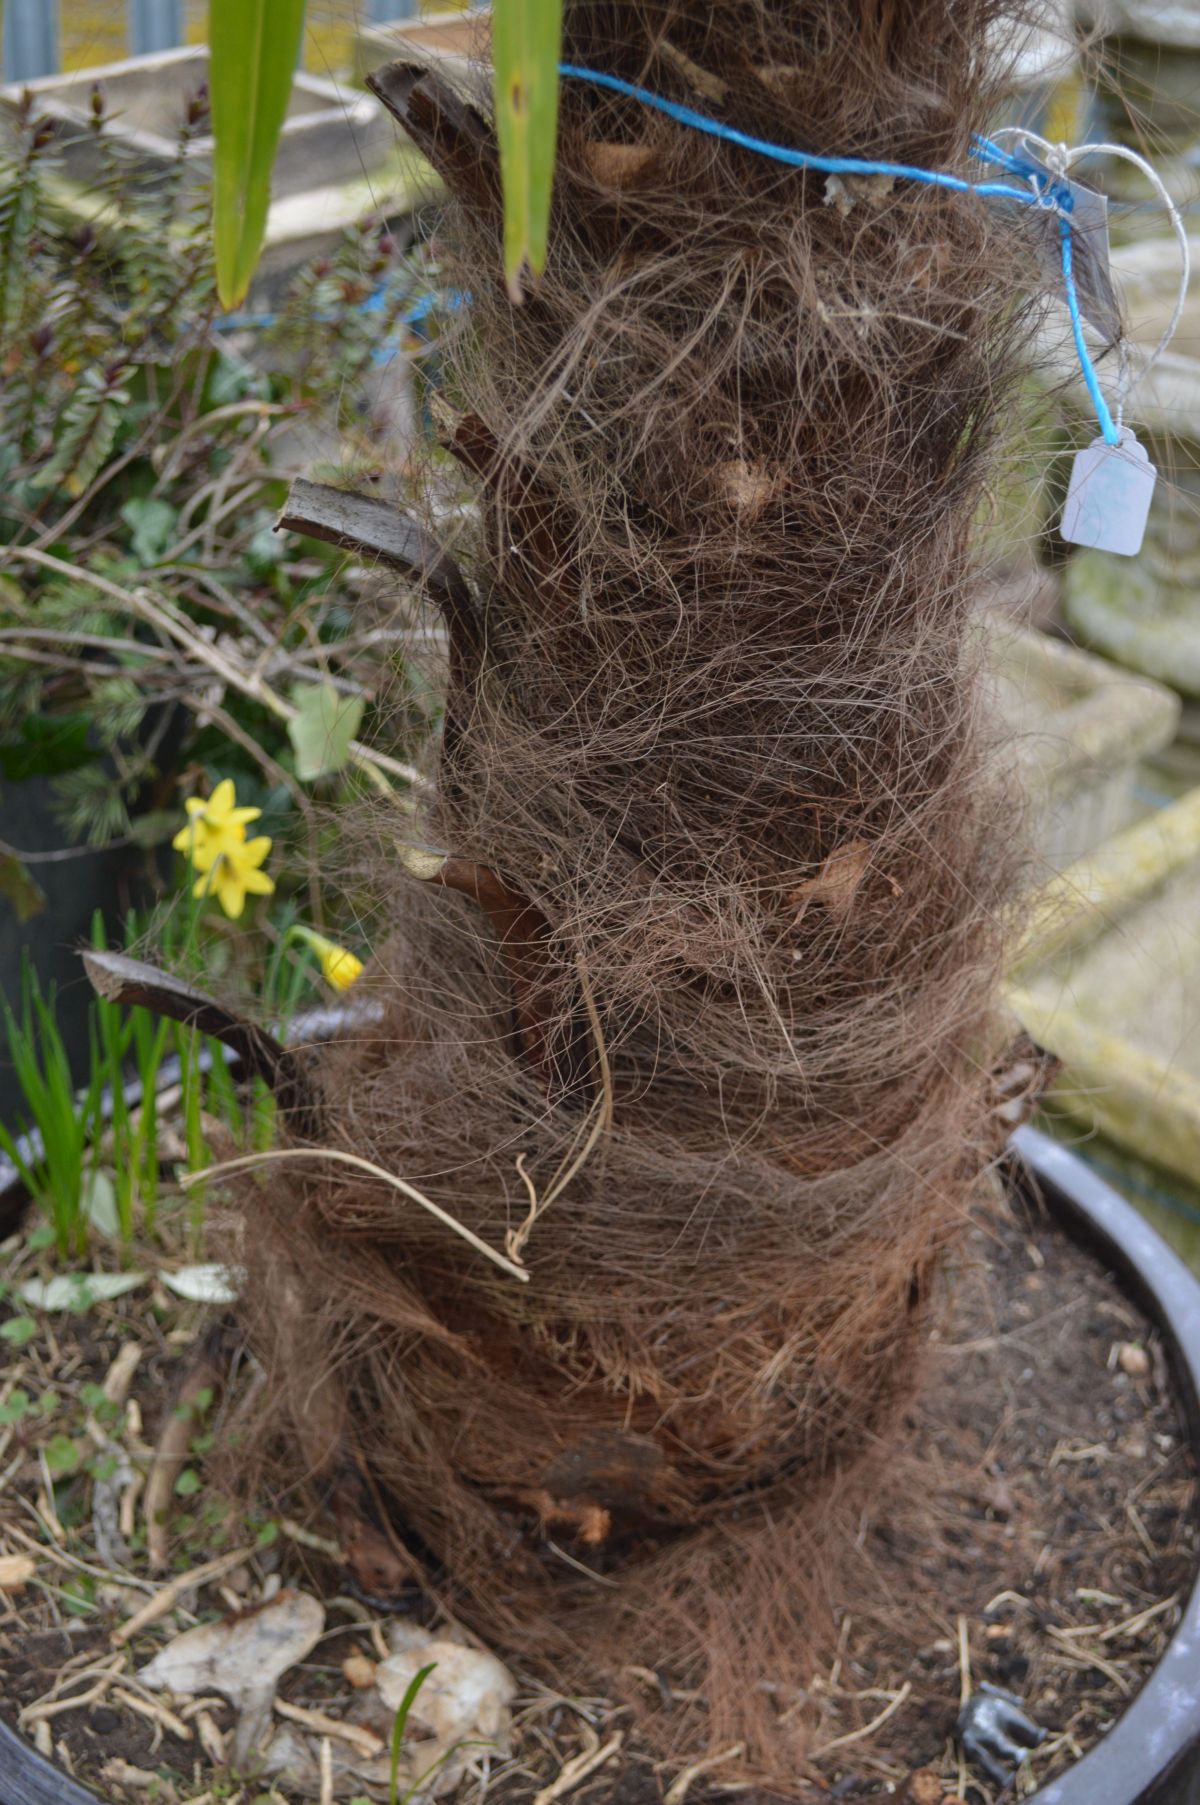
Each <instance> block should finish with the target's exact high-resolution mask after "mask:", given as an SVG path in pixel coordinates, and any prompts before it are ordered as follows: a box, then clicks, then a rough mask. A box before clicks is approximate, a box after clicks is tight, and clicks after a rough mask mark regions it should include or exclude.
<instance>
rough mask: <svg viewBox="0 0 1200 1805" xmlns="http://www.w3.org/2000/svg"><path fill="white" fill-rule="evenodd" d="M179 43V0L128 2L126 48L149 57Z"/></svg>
mask: <svg viewBox="0 0 1200 1805" xmlns="http://www.w3.org/2000/svg"><path fill="white" fill-rule="evenodd" d="M182 43H183V0H129V48H130V51H131V53H132V54H133V55H134V56H153V54H154V53H155V51H158V50H174V48H175V46H176V45H177V44H182Z"/></svg>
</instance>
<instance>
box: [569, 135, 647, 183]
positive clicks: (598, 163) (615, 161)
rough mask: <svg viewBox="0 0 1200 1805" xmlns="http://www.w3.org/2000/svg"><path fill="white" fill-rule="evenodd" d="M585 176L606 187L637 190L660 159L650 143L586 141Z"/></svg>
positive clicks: (584, 154) (583, 153)
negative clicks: (587, 175)
mask: <svg viewBox="0 0 1200 1805" xmlns="http://www.w3.org/2000/svg"><path fill="white" fill-rule="evenodd" d="M582 155H583V161H584V164H585V165H586V167H587V171H588V174H589V175H591V176H593V177H594V178H595V179H596V181H597V182H599V183H600V184H601V185H602V186H603V187H605V188H616V189H619V190H624V189H627V188H637V187H638V186H639V185H640V184H641V183H642V182H644V181H646V180H647V179H649V178H650V177H651V176H653V175H654V173H655V171H656V168H657V165H658V161H659V157H658V151H657V150H656V149H655V147H654V146H653V145H652V144H618V143H615V142H614V143H607V142H604V141H602V140H597V139H594V138H589V139H588V140H587V142H586V143H585V144H584V146H583V152H582Z"/></svg>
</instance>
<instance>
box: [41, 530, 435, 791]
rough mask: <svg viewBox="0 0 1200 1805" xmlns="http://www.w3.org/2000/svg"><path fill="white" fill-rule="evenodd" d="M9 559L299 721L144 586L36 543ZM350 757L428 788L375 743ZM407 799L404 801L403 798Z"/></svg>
mask: <svg viewBox="0 0 1200 1805" xmlns="http://www.w3.org/2000/svg"><path fill="white" fill-rule="evenodd" d="M5 555H6V557H7V558H14V559H16V560H17V561H18V562H20V563H23V564H36V565H38V566H39V567H40V568H41V569H43V570H50V571H53V572H54V573H55V574H56V575H57V576H61V577H69V578H70V579H71V581H72V582H75V583H84V584H86V585H88V586H89V587H90V588H92V589H95V590H96V591H97V592H98V593H99V594H101V595H104V596H107V598H108V599H109V601H111V602H115V603H116V604H117V605H118V606H119V607H120V608H122V609H123V610H124V611H125V612H126V613H128V614H132V615H135V616H136V617H137V618H138V619H139V620H143V621H145V622H146V624H147V626H150V627H153V628H154V629H155V631H156V632H159V633H162V634H164V635H165V636H166V637H167V638H168V639H172V640H174V642H175V643H176V644H177V645H178V646H180V647H182V649H183V650H184V651H186V652H187V653H188V654H189V656H190V657H192V658H195V659H196V660H197V661H198V662H199V663H200V664H203V665H206V666H207V667H208V669H209V670H211V671H212V672H213V673H214V674H215V675H216V676H218V677H220V679H221V681H222V682H223V683H225V684H227V685H228V687H229V688H230V689H235V690H237V691H238V692H239V693H240V694H241V695H243V696H245V697H247V698H248V700H250V701H252V702H257V703H258V704H259V705H260V706H261V707H263V708H266V709H269V710H270V712H271V713H272V714H274V715H277V716H278V718H279V719H280V720H281V721H292V720H295V718H296V716H297V714H298V713H299V710H298V709H297V708H296V706H295V704H294V703H291V702H288V701H285V699H284V698H283V697H282V696H281V695H279V694H278V693H277V692H276V691H275V690H273V689H272V688H271V687H270V685H269V684H267V683H266V682H264V681H263V679H262V678H261V677H259V676H256V675H254V674H251V675H250V676H247V675H246V673H245V672H244V671H243V670H242V669H241V668H240V667H239V666H238V665H237V664H236V663H234V662H233V661H232V660H231V659H229V658H227V657H226V656H225V655H224V653H223V652H221V651H220V649H219V648H218V647H217V646H214V645H211V644H210V643H209V642H208V641H207V640H205V639H202V638H201V637H200V636H199V635H198V634H196V633H195V632H193V631H192V629H191V627H190V626H188V625H185V624H184V622H183V621H182V620H180V618H179V617H178V616H177V615H176V614H175V613H174V612H173V611H172V610H171V609H170V608H168V607H166V606H165V605H160V604H159V603H158V602H156V601H154V600H153V599H152V598H151V597H150V596H149V595H148V594H147V593H146V591H145V590H144V589H123V588H122V587H121V586H120V584H118V583H113V582H110V581H109V579H108V578H107V577H102V576H100V575H98V574H97V573H96V572H95V571H91V570H87V569H86V568H85V567H84V566H83V565H81V564H70V563H68V562H67V561H66V560H65V559H63V558H55V557H52V556H51V555H50V553H49V552H40V551H35V550H34V549H33V547H32V546H10V547H9V548H8V551H7V553H6V554H5ZM348 756H349V760H350V763H351V764H352V765H354V766H355V767H356V768H357V769H358V770H360V771H361V772H362V773H363V775H364V776H365V777H366V778H367V779H368V780H369V781H370V782H371V783H372V784H373V785H374V786H375V788H376V789H377V790H379V791H380V792H381V794H383V795H387V796H392V795H393V790H392V785H391V784H390V783H389V781H388V778H389V777H396V778H399V779H400V780H401V781H402V782H404V783H406V784H409V785H411V786H412V788H413V789H416V790H425V789H427V788H428V783H427V780H426V779H425V778H424V777H422V775H421V773H420V772H419V771H418V770H417V769H416V767H415V766H413V765H408V764H405V763H403V762H402V760H400V759H398V758H392V757H390V756H389V754H388V753H386V752H377V751H375V750H374V749H373V748H372V747H370V746H364V745H362V743H361V742H360V741H358V740H351V742H350V746H349V753H348ZM397 800H399V801H401V803H402V799H397Z"/></svg>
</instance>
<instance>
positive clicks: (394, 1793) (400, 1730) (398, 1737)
mask: <svg viewBox="0 0 1200 1805" xmlns="http://www.w3.org/2000/svg"><path fill="white" fill-rule="evenodd" d="M436 1666H437V1662H436V1661H431V1662H430V1663H429V1665H428V1667H422V1668H421V1669H420V1670H419V1671H418V1672H417V1673H414V1674H413V1677H412V1679H411V1680H410V1681H409V1682H408V1686H407V1688H406V1690H405V1693H404V1697H403V1698H402V1699H401V1700H400V1703H399V1705H398V1706H397V1709H396V1715H395V1718H394V1719H393V1721H392V1743H391V1749H390V1751H389V1761H388V1805H402V1802H401V1799H400V1751H401V1749H402V1748H403V1747H404V1730H405V1726H406V1725H407V1723H408V1714H409V1712H410V1711H411V1710H412V1708H413V1706H414V1704H415V1703H416V1701H417V1694H418V1692H420V1690H421V1688H422V1686H423V1685H424V1684H425V1682H426V1680H427V1679H428V1678H429V1676H430V1674H431V1673H432V1672H433V1670H434V1668H435V1667H436ZM404 1797H405V1798H406V1799H407V1798H408V1797H409V1793H407V1792H406V1793H405V1795H404Z"/></svg>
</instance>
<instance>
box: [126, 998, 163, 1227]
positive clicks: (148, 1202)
mask: <svg viewBox="0 0 1200 1805" xmlns="http://www.w3.org/2000/svg"><path fill="white" fill-rule="evenodd" d="M130 1017H131V1020H132V1024H133V1056H134V1063H135V1065H136V1066H137V1076H138V1083H139V1085H140V1087H141V1093H142V1106H141V1109H140V1111H139V1112H138V1118H137V1127H136V1129H135V1131H134V1135H133V1141H132V1145H131V1148H130V1155H131V1160H132V1164H133V1169H134V1171H135V1172H136V1173H137V1183H138V1188H139V1190H140V1193H141V1200H142V1218H143V1221H144V1224H145V1229H146V1233H147V1234H148V1235H152V1234H153V1233H154V1230H155V1226H156V1222H157V1216H158V1086H159V1071H160V1068H161V1066H162V1062H163V1057H164V1055H165V1053H166V1050H167V1039H168V1037H169V1034H170V1028H171V1024H170V1022H167V1021H159V1020H158V1019H157V1018H156V1017H154V1016H152V1015H151V1014H150V1012H149V1010H146V1009H133V1010H131V1011H130Z"/></svg>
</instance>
